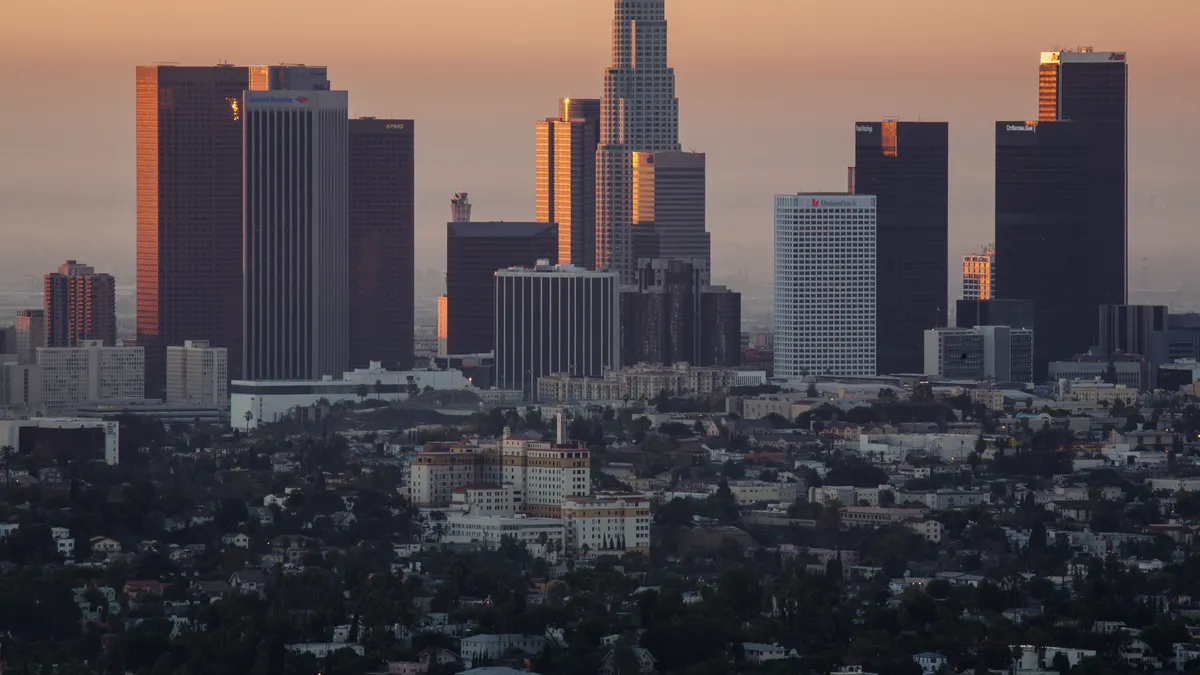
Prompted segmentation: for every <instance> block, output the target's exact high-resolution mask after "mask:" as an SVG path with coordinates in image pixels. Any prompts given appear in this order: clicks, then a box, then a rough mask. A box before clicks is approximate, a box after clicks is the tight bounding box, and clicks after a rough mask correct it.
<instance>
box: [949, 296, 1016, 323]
mask: <svg viewBox="0 0 1200 675" xmlns="http://www.w3.org/2000/svg"><path fill="white" fill-rule="evenodd" d="M954 316H955V325H957V326H958V327H959V328H974V327H975V326H1010V327H1012V328H1028V329H1030V330H1033V329H1034V308H1033V302H1032V301H1030V300H1009V299H1001V298H992V299H991V300H967V299H962V300H959V301H958V302H957V303H955V313H954Z"/></svg>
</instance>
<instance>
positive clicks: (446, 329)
mask: <svg viewBox="0 0 1200 675" xmlns="http://www.w3.org/2000/svg"><path fill="white" fill-rule="evenodd" d="M449 337H450V298H449V296H447V295H446V294H445V293H442V294H441V295H439V296H438V298H437V355H438V356H446V355H447V354H449V353H450V343H449Z"/></svg>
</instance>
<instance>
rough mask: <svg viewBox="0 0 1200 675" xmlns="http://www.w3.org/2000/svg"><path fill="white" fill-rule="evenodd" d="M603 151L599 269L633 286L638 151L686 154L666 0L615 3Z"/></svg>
mask: <svg viewBox="0 0 1200 675" xmlns="http://www.w3.org/2000/svg"><path fill="white" fill-rule="evenodd" d="M614 5H615V13H614V17H613V42H612V65H611V66H610V67H609V68H608V69H607V70H606V71H605V73H604V98H603V99H602V100H601V103H600V147H599V149H598V150H597V152H596V268H597V269H608V270H609V271H612V272H617V273H618V274H619V276H620V280H621V283H633V280H634V279H633V274H634V266H635V263H636V260H634V259H633V255H634V253H633V233H632V228H633V207H632V200H633V171H634V168H633V162H634V155H633V153H634V152H653V151H665V150H679V149H680V146H679V99H677V98H675V71H674V69H672V68H669V67H668V66H667V20H666V7H665V5H666V1H665V0H615V3H614Z"/></svg>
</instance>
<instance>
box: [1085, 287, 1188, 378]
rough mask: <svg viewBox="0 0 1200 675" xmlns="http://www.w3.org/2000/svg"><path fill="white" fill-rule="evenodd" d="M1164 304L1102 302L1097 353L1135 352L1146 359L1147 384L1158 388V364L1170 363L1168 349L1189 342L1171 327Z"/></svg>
mask: <svg viewBox="0 0 1200 675" xmlns="http://www.w3.org/2000/svg"><path fill="white" fill-rule="evenodd" d="M1169 316H1170V313H1169V311H1168V309H1167V307H1166V305H1101V306H1100V312H1099V341H1098V343H1097V346H1098V347H1099V349H1098V351H1097V356H1113V355H1115V354H1136V355H1138V356H1141V357H1143V358H1144V359H1145V360H1146V367H1147V376H1148V380H1149V382H1148V383H1147V384H1148V386H1149V387H1150V389H1157V388H1158V367H1159V366H1161V365H1162V364H1164V363H1170V362H1171V360H1172V359H1171V352H1172V351H1174V349H1176V348H1177V347H1178V344H1179V342H1180V341H1182V342H1183V343H1184V345H1185V346H1186V344H1187V343H1188V342H1189V340H1188V337H1189V336H1188V335H1187V334H1186V333H1184V332H1183V331H1174V330H1171V326H1170V320H1169Z"/></svg>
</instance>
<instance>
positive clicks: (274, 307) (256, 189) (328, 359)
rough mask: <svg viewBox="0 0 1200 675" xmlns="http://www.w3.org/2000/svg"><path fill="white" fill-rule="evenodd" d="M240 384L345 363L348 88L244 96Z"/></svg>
mask: <svg viewBox="0 0 1200 675" xmlns="http://www.w3.org/2000/svg"><path fill="white" fill-rule="evenodd" d="M242 115H243V118H244V123H245V148H246V151H245V168H244V171H243V174H244V180H245V187H244V190H245V195H246V197H245V234H244V241H245V259H246V263H245V270H246V271H245V296H244V297H245V301H244V307H243V311H244V319H243V330H244V335H245V339H244V347H243V350H244V353H243V367H242V371H243V372H242V379H247V380H292V379H295V380H303V379H314V378H319V377H321V376H324V375H334V376H336V375H339V374H341V373H343V372H345V371H346V369H347V366H348V364H349V344H348V340H349V336H348V334H347V332H348V319H349V307H348V305H349V288H348V284H349V279H350V276H349V269H348V265H349V256H348V249H349V224H348V221H349V199H348V196H349V186H348V182H349V168H348V164H349V132H348V126H349V124H348V122H349V120H348V118H347V95H346V92H344V91H303V90H301V91H292V90H282V91H271V92H247V93H246V95H245V97H244V100H243V109H242Z"/></svg>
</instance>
